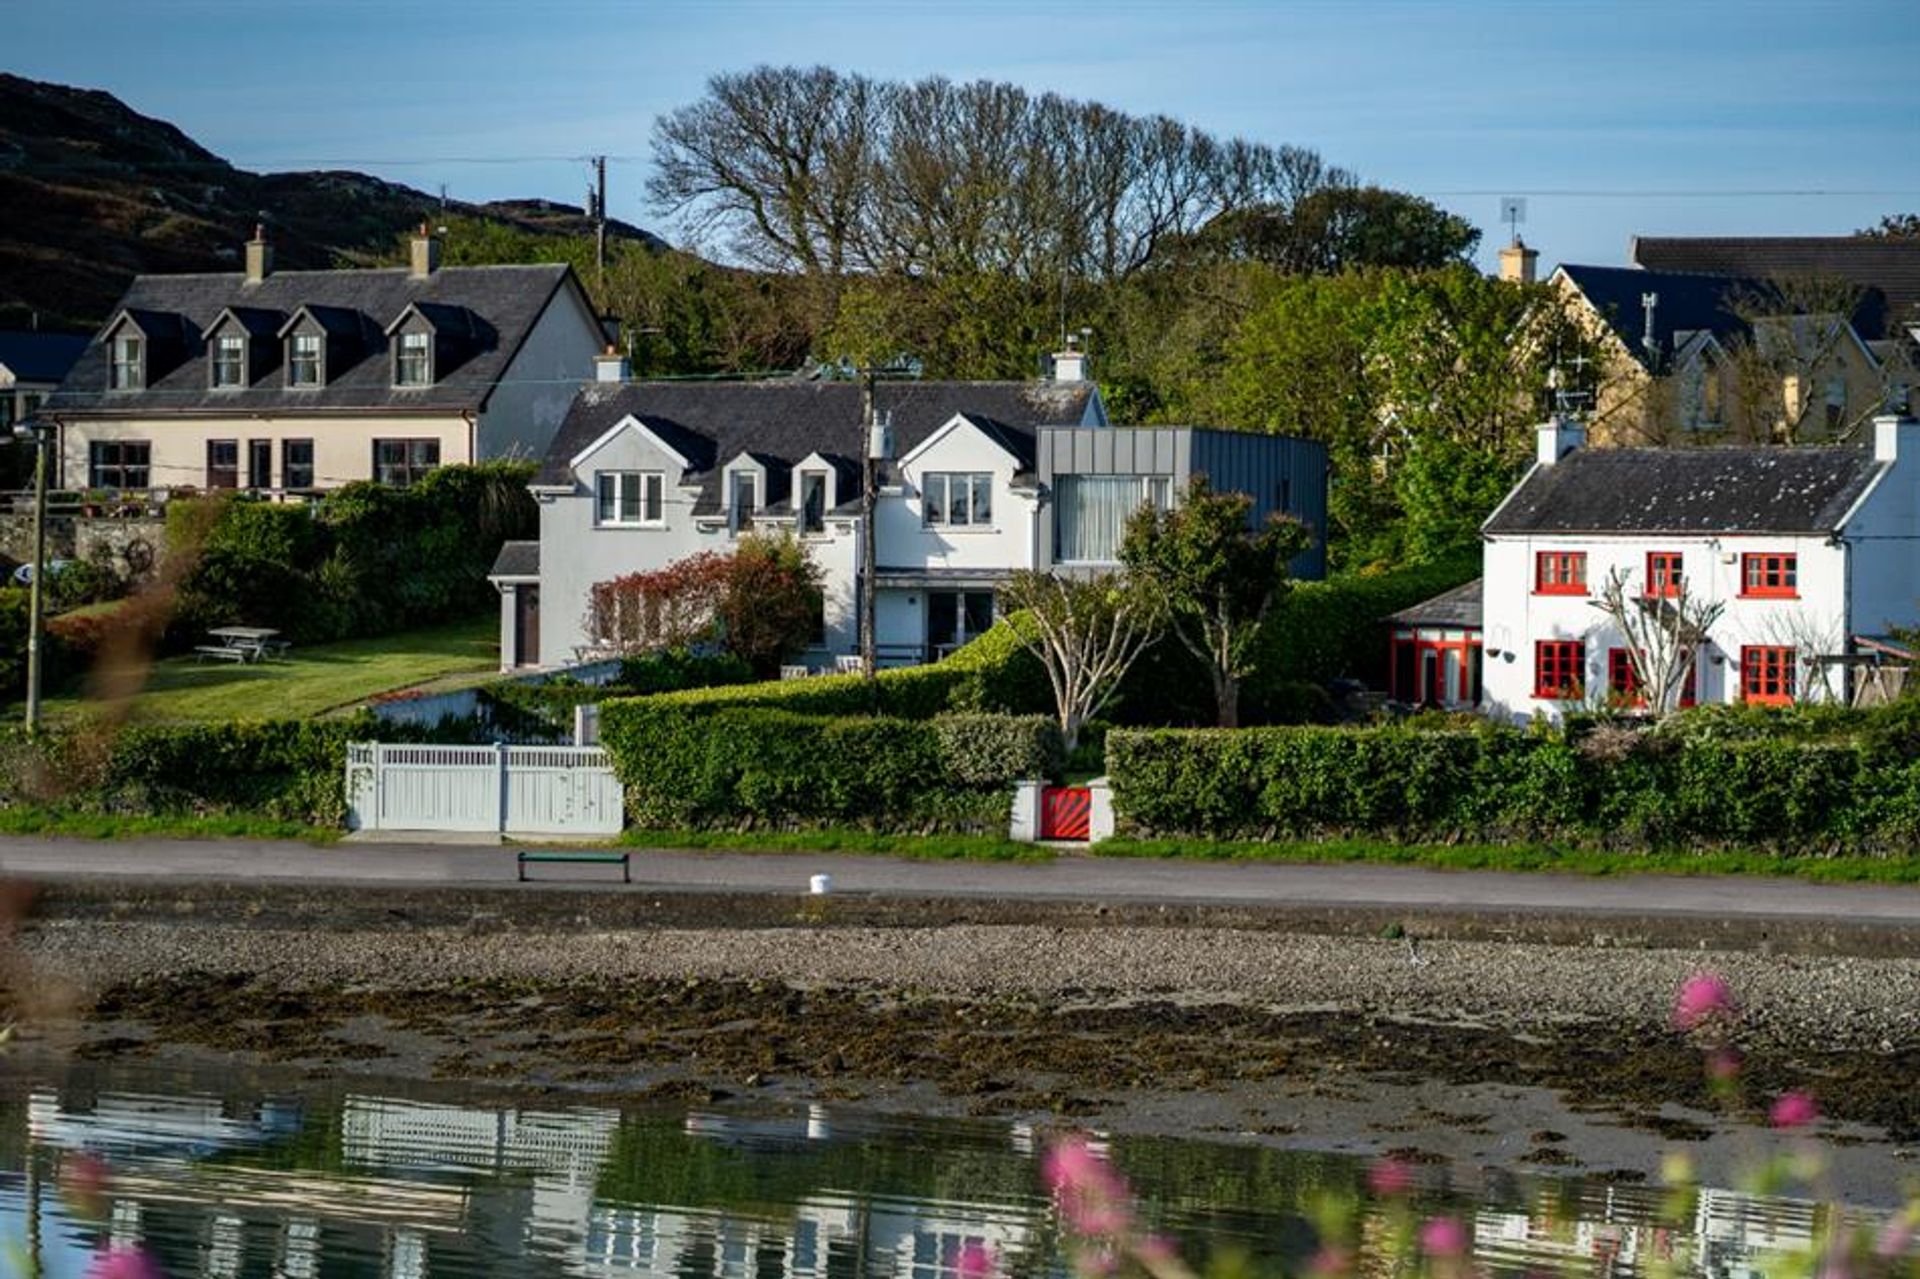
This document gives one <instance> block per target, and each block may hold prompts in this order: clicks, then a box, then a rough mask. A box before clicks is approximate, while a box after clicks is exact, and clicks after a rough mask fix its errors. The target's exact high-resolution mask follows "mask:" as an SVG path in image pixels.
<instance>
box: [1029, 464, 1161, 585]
mask: <svg viewBox="0 0 1920 1279" xmlns="http://www.w3.org/2000/svg"><path fill="white" fill-rule="evenodd" d="M1172 504H1173V479H1172V477H1171V476H1166V475H1061V476H1056V477H1055V479H1054V481H1053V546H1054V558H1055V559H1057V560H1060V561H1062V562H1064V563H1072V564H1114V563H1118V562H1119V559H1120V542H1121V539H1122V538H1124V537H1125V536H1126V531H1127V520H1128V518H1129V517H1130V516H1132V514H1133V513H1134V512H1135V511H1137V510H1139V509H1140V508H1141V507H1142V506H1151V507H1153V508H1154V509H1155V510H1159V511H1164V510H1167V509H1169V508H1170V507H1171V506H1172Z"/></svg>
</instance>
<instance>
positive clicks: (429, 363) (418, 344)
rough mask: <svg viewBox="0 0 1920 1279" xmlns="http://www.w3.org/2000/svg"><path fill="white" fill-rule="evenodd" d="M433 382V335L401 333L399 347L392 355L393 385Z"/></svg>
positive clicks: (428, 384)
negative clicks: (393, 355)
mask: <svg viewBox="0 0 1920 1279" xmlns="http://www.w3.org/2000/svg"><path fill="white" fill-rule="evenodd" d="M432 383H433V335H432V334H431V333H402V334H401V335H400V349H399V351H398V353H397V354H396V355H395V357H394V365H393V384H394V385H395V386H430V385H432Z"/></svg>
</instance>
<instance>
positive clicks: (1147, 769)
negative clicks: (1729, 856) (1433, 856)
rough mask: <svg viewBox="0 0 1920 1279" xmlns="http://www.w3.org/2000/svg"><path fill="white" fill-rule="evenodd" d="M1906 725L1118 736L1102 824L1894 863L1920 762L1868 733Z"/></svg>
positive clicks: (1849, 717)
mask: <svg viewBox="0 0 1920 1279" xmlns="http://www.w3.org/2000/svg"><path fill="white" fill-rule="evenodd" d="M1906 716H1907V713H1906V712H1902V713H1900V714H1899V715H1898V716H1896V715H1893V714H1886V715H1879V714H1868V715H1862V714H1861V713H1859V712H1843V713H1842V714H1841V715H1840V716H1830V715H1824V714H1823V715H1821V716H1816V717H1812V718H1815V719H1819V720H1823V721H1825V723H1826V728H1827V730H1828V734H1827V736H1826V738H1825V740H1811V739H1807V738H1800V739H1794V738H1778V737H1776V738H1761V737H1738V736H1729V735H1719V734H1716V733H1714V732H1713V731H1711V730H1713V729H1715V728H1720V727H1724V726H1725V724H1726V723H1727V722H1732V723H1734V724H1736V725H1741V726H1745V725H1746V724H1747V722H1748V717H1747V716H1746V715H1745V714H1744V713H1743V714H1741V715H1735V716H1721V715H1715V714H1709V715H1705V716H1700V717H1699V718H1698V719H1697V720H1696V721H1695V723H1694V724H1693V725H1691V726H1689V727H1688V728H1686V729H1681V730H1673V731H1669V730H1667V729H1666V728H1664V727H1663V729H1662V731H1660V732H1644V733H1642V734H1640V735H1639V739H1638V740H1632V739H1629V738H1626V737H1622V736H1621V735H1619V734H1618V733H1616V732H1612V731H1609V732H1607V733H1603V734H1594V733H1589V734H1584V735H1581V734H1575V735H1568V734H1562V733H1556V732H1539V731H1534V730H1524V729H1515V728H1507V727H1498V726H1494V725H1490V724H1480V725H1477V726H1475V727H1472V728H1467V729H1462V728H1457V727H1435V728H1428V727H1424V726H1420V725H1417V724H1408V725H1390V726H1385V727H1379V728H1366V729H1334V728H1291V729H1289V728H1263V729H1244V730H1240V731H1238V732H1223V731H1218V730H1157V731H1116V732H1114V733H1113V734H1111V735H1110V737H1109V739H1108V748H1107V762H1108V768H1109V773H1110V776H1111V777H1112V779H1113V786H1114V803H1115V808H1116V810H1117V813H1118V816H1119V817H1120V818H1121V820H1122V821H1123V822H1124V823H1126V824H1127V825H1128V826H1129V827H1131V828H1132V829H1134V830H1137V831H1140V832H1144V833H1151V834H1156V835H1165V836H1199V837H1206V838H1223V839H1236V838H1251V839H1274V838H1285V839H1312V838H1321V837H1329V836H1347V835H1364V836H1369V837H1374V838H1385V839H1393V840H1410V841H1417V842H1451V841H1455V840H1460V839H1472V840H1501V839H1510V838H1525V839H1549V840H1559V841H1574V842H1581V843H1586V844H1592V845H1598V846H1606V847H1616V848H1640V849H1644V848H1654V847H1663V846H1676V845H1683V846H1689V847H1715V846H1722V845H1732V844H1737V845H1744V846H1759V847H1765V848H1771V849H1774V850H1776V851H1779V852H1781V853H1788V854H1801V855H1822V854H1828V853H1832V852H1835V851H1838V850H1841V849H1846V850H1849V851H1860V850H1868V851H1878V852H1882V853H1904V852H1905V851H1907V849H1908V848H1909V847H1910V845H1911V841H1912V839H1913V836H1914V832H1915V831H1916V830H1920V758H1917V757H1916V756H1915V754H1914V753H1913V751H1912V750H1911V749H1907V750H1905V751H1904V752H1900V751H1895V750H1893V749H1891V748H1890V747H1889V745H1888V744H1887V743H1888V741H1890V740H1892V738H1891V736H1890V735H1889V734H1887V733H1885V732H1884V731H1881V732H1876V731H1875V728H1876V726H1877V725H1884V724H1886V723H1887V722H1889V721H1904V720H1905V719H1906ZM1688 718H1689V716H1681V717H1680V719H1682V720H1686V719H1688ZM1842 722H1844V723H1846V724H1848V725H1849V726H1850V731H1849V732H1848V733H1847V734H1846V735H1844V736H1836V735H1834V733H1833V730H1834V729H1835V728H1836V727H1837V726H1838V725H1839V724H1840V723H1842ZM1788 723H1789V725H1790V724H1791V723H1792V719H1791V717H1788ZM1909 740H1910V739H1909ZM1597 757H1604V758H1597Z"/></svg>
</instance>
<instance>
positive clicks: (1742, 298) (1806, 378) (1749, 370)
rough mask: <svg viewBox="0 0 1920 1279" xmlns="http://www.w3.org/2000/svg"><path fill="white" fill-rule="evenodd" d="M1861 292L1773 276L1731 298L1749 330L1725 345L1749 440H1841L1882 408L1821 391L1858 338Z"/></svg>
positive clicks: (1835, 282)
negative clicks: (1856, 319)
mask: <svg viewBox="0 0 1920 1279" xmlns="http://www.w3.org/2000/svg"><path fill="white" fill-rule="evenodd" d="M1863 295H1864V291H1863V290H1862V289H1861V287H1860V286H1859V285H1857V284H1854V283H1852V282H1851V281H1847V280H1842V279H1837V278H1830V277H1824V276H1808V277H1797V278H1782V279H1778V280H1770V281H1768V282H1767V283H1766V284H1765V285H1764V286H1756V287H1752V288H1747V289H1741V290H1737V291H1735V292H1734V293H1733V294H1732V296H1731V297H1730V298H1729V299H1728V303H1727V305H1728V307H1729V309H1730V310H1731V311H1732V312H1733V313H1734V315H1736V316H1737V317H1738V318H1739V319H1740V320H1741V321H1742V322H1743V323H1744V324H1745V325H1746V329H1747V332H1746V333H1745V334H1744V335H1742V336H1740V337H1736V338H1734V339H1732V340H1731V341H1730V342H1729V343H1728V344H1727V356H1728V361H1729V364H1730V366H1731V375H1732V381H1733V385H1734V395H1733V399H1734V405H1735V408H1736V411H1737V412H1738V413H1739V414H1740V416H1741V418H1742V419H1743V434H1744V435H1745V436H1746V437H1747V438H1748V439H1750V440H1752V441H1753V442H1755V443H1760V444H1764V443H1768V442H1772V443H1777V444H1804V443H1807V442H1808V441H1809V440H1810V439H1812V438H1814V437H1816V436H1818V437H1820V438H1824V439H1833V440H1838V439H1845V438H1847V437H1848V436H1849V435H1851V434H1852V433H1853V432H1854V431H1855V430H1857V429H1858V428H1859V427H1860V426H1861V425H1862V424H1863V423H1865V422H1866V421H1868V420H1870V419H1871V418H1872V417H1873V415H1874V414H1875V413H1877V412H1879V411H1880V402H1879V401H1878V400H1875V398H1874V397H1868V400H1869V401H1872V402H1864V403H1861V404H1859V405H1852V404H1847V403H1844V402H1843V403H1842V404H1839V405H1832V404H1831V403H1830V402H1829V400H1828V398H1827V395H1826V385H1827V382H1828V381H1829V380H1831V379H1834V378H1836V377H1840V376H1843V375H1844V369H1845V365H1844V348H1846V347H1847V346H1849V345H1852V344H1855V343H1857V342H1858V340H1859V339H1858V337H1857V336H1856V334H1855V333H1854V329H1853V317H1854V314H1855V312H1857V311H1858V310H1859V308H1860V303H1861V300H1862V297H1863ZM1816 408H1818V409H1821V410H1823V411H1822V412H1819V413H1816V411H1815V410H1816ZM1835 410H1837V411H1835Z"/></svg>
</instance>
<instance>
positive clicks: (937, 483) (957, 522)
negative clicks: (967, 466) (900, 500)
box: [920, 471, 993, 528]
mask: <svg viewBox="0 0 1920 1279" xmlns="http://www.w3.org/2000/svg"><path fill="white" fill-rule="evenodd" d="M920 502H921V506H922V509H923V510H924V511H925V513H926V515H925V518H926V524H927V527H928V528H984V527H986V526H988V525H990V524H992V523H993V475H992V474H991V473H990V472H987V471H929V472H928V473H927V474H926V475H925V476H924V477H922V479H921V481H920Z"/></svg>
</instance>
